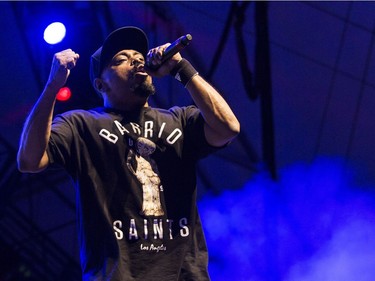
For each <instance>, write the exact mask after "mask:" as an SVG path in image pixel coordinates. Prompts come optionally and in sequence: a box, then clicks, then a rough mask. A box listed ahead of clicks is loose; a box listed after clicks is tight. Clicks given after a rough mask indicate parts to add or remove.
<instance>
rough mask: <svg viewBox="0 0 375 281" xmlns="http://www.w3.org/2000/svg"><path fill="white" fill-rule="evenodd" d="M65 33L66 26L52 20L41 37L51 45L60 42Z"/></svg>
mask: <svg viewBox="0 0 375 281" xmlns="http://www.w3.org/2000/svg"><path fill="white" fill-rule="evenodd" d="M65 34H66V28H65V26H64V25H63V24H62V23H61V22H53V23H51V24H50V25H48V26H47V28H46V29H45V30H44V34H43V38H44V40H45V41H46V42H47V43H48V44H51V45H54V44H57V43H60V42H61V41H62V40H63V39H64V37H65Z"/></svg>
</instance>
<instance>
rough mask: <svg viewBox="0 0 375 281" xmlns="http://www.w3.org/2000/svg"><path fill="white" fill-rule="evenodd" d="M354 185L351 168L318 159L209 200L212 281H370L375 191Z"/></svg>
mask: <svg viewBox="0 0 375 281" xmlns="http://www.w3.org/2000/svg"><path fill="white" fill-rule="evenodd" d="M344 167H345V168H344ZM344 170H345V173H344V172H343V171H344ZM354 182H355V170H354V168H353V167H352V168H348V167H347V166H345V165H344V163H343V161H342V160H341V159H329V158H321V159H317V160H316V161H315V162H314V163H311V164H306V163H296V164H294V165H291V166H289V167H287V168H285V169H283V170H281V171H280V172H279V179H278V180H277V181H273V180H271V179H270V178H269V176H268V174H267V173H259V174H258V175H257V176H256V177H255V178H253V179H252V180H250V181H249V182H248V183H247V184H246V185H245V186H244V187H243V188H242V189H240V190H227V191H224V192H223V193H222V194H221V195H220V196H212V195H206V196H205V197H204V198H202V200H201V201H200V202H199V208H200V213H201V217H202V221H203V225H204V228H205V234H206V238H207V244H208V248H209V253H210V265H209V270H210V274H211V278H212V280H213V281H224V280H225V281H226V280H236V281H241V280H246V281H268V280H286V281H297V280H298V281H317V280H319V281H320V280H340V281H346V280H348V281H349V280H361V281H367V280H373V276H375V204H374V203H375V196H374V193H373V191H374V190H375V189H374V188H372V189H371V188H368V187H367V188H366V189H364V188H361V187H359V186H356V185H355V183H354Z"/></svg>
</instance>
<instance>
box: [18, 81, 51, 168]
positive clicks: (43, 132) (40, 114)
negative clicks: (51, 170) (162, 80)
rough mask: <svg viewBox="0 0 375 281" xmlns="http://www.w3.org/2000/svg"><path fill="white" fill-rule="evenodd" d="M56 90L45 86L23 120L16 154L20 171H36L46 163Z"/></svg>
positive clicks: (45, 165) (44, 166)
mask: <svg viewBox="0 0 375 281" xmlns="http://www.w3.org/2000/svg"><path fill="white" fill-rule="evenodd" d="M56 92H57V89H55V88H53V87H51V86H47V87H46V88H45V90H44V91H43V93H42V94H41V96H40V97H39V100H38V101H37V103H36V104H35V106H34V108H33V109H32V111H31V113H30V115H29V117H28V118H27V120H26V122H25V125H24V128H23V131H22V135H21V140H20V145H19V150H18V155H17V162H18V169H19V170H20V171H22V172H38V171H41V170H43V169H44V168H46V167H47V165H48V156H47V154H46V148H47V144H48V140H49V137H50V131H51V123H52V116H53V108H54V105H55V100H56V99H55V97H56Z"/></svg>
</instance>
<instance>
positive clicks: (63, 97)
mask: <svg viewBox="0 0 375 281" xmlns="http://www.w3.org/2000/svg"><path fill="white" fill-rule="evenodd" d="M71 96H72V91H71V90H70V89H69V88H68V87H63V88H61V89H60V90H59V92H58V93H57V95H56V99H57V100H58V101H67V100H68V99H70V97H71Z"/></svg>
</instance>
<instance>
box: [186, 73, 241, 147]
mask: <svg viewBox="0 0 375 281" xmlns="http://www.w3.org/2000/svg"><path fill="white" fill-rule="evenodd" d="M186 88H187V90H188V91H189V93H190V95H191V97H192V98H193V100H194V102H195V104H196V105H197V106H198V108H199V109H200V110H201V112H202V115H203V117H204V119H205V122H206V125H205V133H206V138H207V141H208V142H209V143H210V144H211V145H213V146H222V145H225V144H226V143H228V142H229V141H231V140H232V139H233V138H235V137H236V136H237V134H238V133H239V132H240V124H239V122H238V120H237V118H236V116H235V115H234V113H233V111H232V110H231V108H230V107H229V105H228V103H227V102H226V101H225V100H224V98H223V97H222V96H221V95H220V94H219V93H218V92H217V91H216V90H215V89H214V88H213V87H212V86H211V85H210V84H209V83H208V82H206V81H205V80H204V79H203V78H202V77H201V76H199V75H195V76H194V77H193V78H192V79H191V80H190V81H189V83H188V84H187V85H186Z"/></svg>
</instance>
